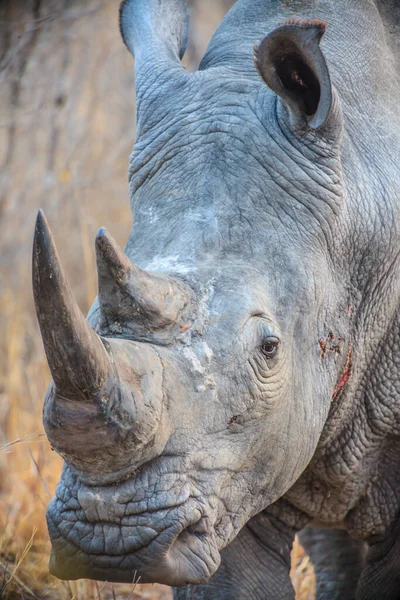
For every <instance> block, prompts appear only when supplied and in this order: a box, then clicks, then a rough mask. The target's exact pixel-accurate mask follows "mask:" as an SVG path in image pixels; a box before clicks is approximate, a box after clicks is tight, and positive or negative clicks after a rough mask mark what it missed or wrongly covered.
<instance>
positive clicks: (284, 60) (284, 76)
mask: <svg viewBox="0 0 400 600" xmlns="http://www.w3.org/2000/svg"><path fill="white" fill-rule="evenodd" d="M324 30H325V25H324V24H322V23H320V22H319V21H318V22H315V21H311V22H310V21H306V22H301V21H300V22H296V23H290V24H287V25H282V26H281V27H278V28H277V29H275V30H274V31H272V32H271V33H270V34H268V35H267V36H266V37H265V38H264V39H263V40H262V42H261V43H260V45H259V46H258V48H257V49H256V50H255V62H256V67H257V69H258V71H259V73H260V75H261V77H262V78H263V79H264V81H265V82H266V83H267V84H268V86H269V87H270V88H271V89H272V90H273V91H274V92H275V93H276V94H278V96H280V97H281V98H282V100H284V102H285V103H286V104H287V105H288V106H289V108H290V109H291V111H292V112H293V113H294V114H295V115H296V116H297V117H302V118H303V119H304V120H306V122H307V124H308V125H309V126H310V127H313V128H315V129H316V128H317V127H320V126H321V125H323V124H324V123H325V121H326V119H327V117H328V114H329V111H330V108H331V105H332V88H331V82H330V77H329V71H328V67H327V65H326V62H325V59H324V56H323V54H322V52H321V50H320V48H319V42H320V39H321V37H322V35H323V33H324Z"/></svg>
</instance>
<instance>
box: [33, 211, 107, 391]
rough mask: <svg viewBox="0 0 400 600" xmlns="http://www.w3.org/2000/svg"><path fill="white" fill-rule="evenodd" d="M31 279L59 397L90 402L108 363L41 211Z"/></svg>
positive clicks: (35, 239) (103, 381)
mask: <svg viewBox="0 0 400 600" xmlns="http://www.w3.org/2000/svg"><path fill="white" fill-rule="evenodd" d="M32 279H33V293H34V299H35V306H36V313H37V317H38V320H39V325H40V330H41V333H42V337H43V343H44V348H45V351H46V356H47V360H48V363H49V367H50V371H51V374H52V377H53V379H54V383H55V385H56V389H57V393H58V394H59V395H61V396H64V397H66V398H68V399H89V398H91V397H92V396H93V395H95V394H97V393H98V392H99V390H100V389H101V388H102V386H103V385H104V383H105V381H106V380H107V379H108V377H109V375H110V361H109V358H108V355H107V353H106V350H105V348H104V345H103V343H102V341H101V339H100V338H99V336H98V335H97V334H96V333H95V332H94V331H93V329H92V328H91V326H90V325H89V323H88V322H87V321H86V319H85V317H84V316H83V314H82V312H81V310H80V309H79V306H78V305H77V303H76V301H75V299H74V297H73V295H72V292H71V289H70V287H69V285H68V282H67V279H66V277H65V274H64V271H63V269H62V266H61V263H60V260H59V257H58V254H57V250H56V248H55V245H54V240H53V237H52V235H51V232H50V229H49V226H48V223H47V220H46V217H45V216H44V214H43V212H42V211H39V214H38V217H37V220H36V228H35V237H34V243H33V263H32Z"/></svg>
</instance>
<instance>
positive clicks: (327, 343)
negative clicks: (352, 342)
mask: <svg viewBox="0 0 400 600" xmlns="http://www.w3.org/2000/svg"><path fill="white" fill-rule="evenodd" d="M334 340H335V334H334V333H333V331H330V332H329V333H328V335H327V336H326V338H319V340H318V345H319V348H320V352H321V358H325V357H326V354H327V352H334V353H336V354H341V353H342V345H343V341H344V340H343V338H341V337H338V338H337V342H334Z"/></svg>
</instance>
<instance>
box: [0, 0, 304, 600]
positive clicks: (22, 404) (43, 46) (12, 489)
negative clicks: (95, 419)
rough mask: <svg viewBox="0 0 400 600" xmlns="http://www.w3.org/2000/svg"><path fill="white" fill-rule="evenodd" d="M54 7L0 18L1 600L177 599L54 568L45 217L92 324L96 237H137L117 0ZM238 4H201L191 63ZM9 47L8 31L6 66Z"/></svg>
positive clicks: (56, 466) (298, 569)
mask: <svg viewBox="0 0 400 600" xmlns="http://www.w3.org/2000/svg"><path fill="white" fill-rule="evenodd" d="M47 4H49V5H50V3H48V2H47V0H42V1H41V2H40V6H41V7H42V8H41V9H40V10H41V11H42V12H41V14H40V15H38V16H39V17H40V19H36V20H35V21H31V22H26V19H27V9H26V7H27V4H26V3H24V2H17V1H16V0H9V2H3V3H2V4H1V5H0V12H1V11H3V13H4V14H3V13H1V14H0V17H1V18H0V27H5V25H4V20H5V18H6V17H7V16H8V17H9V18H10V19H11V20H10V23H11V21H12V27H11V26H10V28H9V30H7V32H6V33H7V36H8V37H7V39H9V40H10V48H9V52H8V54H7V55H6V57H4V56H3V57H2V58H3V59H4V60H0V222H1V236H0V245H1V247H0V357H1V360H0V598H1V599H2V600H9V599H14V598H27V599H30V598H41V599H46V598H48V599H56V600H64V599H65V600H67V599H68V600H71V598H75V599H76V600H94V599H96V600H97V599H99V600H100V599H103V600H105V599H106V598H110V599H116V598H118V599H122V598H130V599H131V600H135V599H136V600H137V599H138V598H142V599H145V598H147V599H149V600H150V599H151V600H157V599H158V600H160V599H161V598H162V599H167V598H170V597H171V596H170V591H169V590H168V589H167V588H165V587H163V586H143V585H141V584H140V582H139V583H138V584H137V585H135V586H122V585H114V586H112V585H111V584H106V585H103V584H97V583H96V582H91V581H86V580H85V581H78V582H69V583H68V582H60V581H58V580H56V579H55V578H53V577H52V576H51V575H50V574H49V572H48V568H47V565H48V557H49V551H50V546H49V541H48V536H47V528H46V522H45V512H46V506H47V504H48V501H49V500H50V498H51V497H52V496H53V494H54V490H55V486H56V483H57V481H58V479H59V474H60V469H61V460H60V458H59V457H58V456H57V454H56V453H55V452H52V451H51V449H50V447H49V444H48V442H47V439H46V437H45V436H44V434H43V428H42V421H41V412H42V402H43V397H44V393H45V390H46V387H47V385H48V382H49V379H50V377H49V373H48V369H47V365H46V361H45V357H44V352H43V348H42V344H41V341H40V335H39V331H38V327H37V323H36V318H35V315H34V309H33V302H32V294H31V284H30V253H31V244H32V234H33V225H34V219H35V214H36V211H37V209H38V208H39V206H41V207H42V208H44V209H45V211H46V213H47V215H48V217H49V220H50V222H51V225H52V228H53V231H54V233H55V236H56V239H57V244H58V247H59V250H60V254H61V258H62V260H63V263H64V265H65V268H66V271H67V274H68V276H69V278H70V281H71V284H72V287H73V290H74V293H75V295H76V297H77V299H78V301H79V303H80V305H81V307H82V309H83V310H84V311H86V310H87V309H88V308H89V306H90V304H91V302H92V300H93V298H94V296H95V294H96V277H95V264H94V252H93V245H92V241H93V239H94V235H95V231H96V229H97V228H98V227H99V226H101V225H107V226H108V227H109V228H110V230H111V232H112V234H113V235H114V236H115V237H116V238H117V239H118V241H119V242H120V243H121V244H123V242H124V240H125V239H126V237H127V235H128V232H129V228H130V222H131V218H130V213H129V207H128V195H127V181H126V172H127V166H128V156H129V153H130V150H131V147H132V142H133V135H134V126H133V121H134V96H133V75H132V60H131V58H130V56H129V55H128V53H127V52H126V50H125V48H124V47H123V45H122V44H121V42H120V39H119V34H118V30H117V24H116V15H117V6H118V0H108V1H107V2H100V1H99V0H87V1H86V2H85V1H82V2H80V3H79V7H80V8H79V10H78V9H77V8H74V6H78V4H76V5H74V3H66V5H68V6H71V7H72V8H65V9H64V8H63V9H57V10H55V11H53V12H48V11H47V13H46V10H47V9H46V6H47ZM228 4H229V0H220V2H217V1H216V0H215V1H214V0H202V2H201V3H199V2H198V3H197V8H196V11H195V22H196V24H197V25H196V27H195V29H194V37H192V39H194V40H195V45H194V47H193V48H192V56H196V57H197V56H199V55H201V51H202V49H203V48H204V46H205V44H206V41H207V40H206V38H207V37H208V36H209V35H210V30H212V29H213V28H214V27H215V24H216V23H217V22H218V20H219V18H220V13H221V12H222V9H223V8H222V7H223V6H225V7H227V5H228ZM54 5H57V3H53V4H52V6H53V7H54ZM58 5H61V6H63V5H64V3H62V2H59V3H58ZM7 6H9V9H7ZM83 9H85V10H83ZM7 11H8V12H7ZM5 13H7V14H5ZM24 19H25V21H24ZM4 39H6V36H5V32H4V31H3V32H2V31H0V57H1V52H2V46H1V43H2V40H4ZM24 52H25V53H26V56H25V57H24V60H22V59H21V56H23V53H24ZM5 58H6V59H7V60H5ZM292 578H293V581H294V584H295V587H296V590H297V597H298V599H299V600H306V599H309V598H312V597H313V585H314V584H313V575H312V568H311V566H310V564H309V563H308V562H307V558H305V557H304V555H303V554H302V551H301V549H300V548H299V546H298V545H296V546H295V549H294V551H293V569H292Z"/></svg>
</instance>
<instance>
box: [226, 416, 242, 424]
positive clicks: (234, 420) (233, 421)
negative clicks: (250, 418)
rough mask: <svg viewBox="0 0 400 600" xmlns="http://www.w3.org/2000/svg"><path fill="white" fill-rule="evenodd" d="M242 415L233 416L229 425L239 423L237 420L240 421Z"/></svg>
mask: <svg viewBox="0 0 400 600" xmlns="http://www.w3.org/2000/svg"><path fill="white" fill-rule="evenodd" d="M239 417H240V415H233V417H231V418H230V419H229V421H228V425H233V423H237V420H238V419H239Z"/></svg>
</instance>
